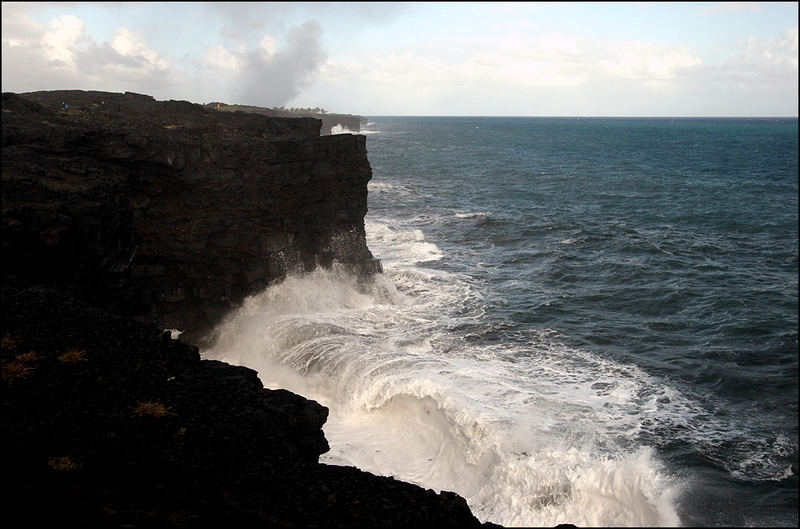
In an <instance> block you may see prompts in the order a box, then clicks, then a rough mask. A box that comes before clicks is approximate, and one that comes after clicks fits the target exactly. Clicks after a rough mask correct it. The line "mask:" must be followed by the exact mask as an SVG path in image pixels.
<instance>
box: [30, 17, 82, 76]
mask: <svg viewBox="0 0 800 529" xmlns="http://www.w3.org/2000/svg"><path fill="white" fill-rule="evenodd" d="M84 37H86V27H85V26H84V24H83V21H82V20H81V19H79V18H78V17H76V16H74V15H61V16H60V17H57V18H54V19H53V20H52V21H50V24H48V29H47V31H45V32H44V33H43V34H42V37H41V44H42V50H43V51H44V54H45V56H46V57H47V60H49V61H53V62H55V63H57V64H60V65H64V66H74V65H75V51H76V50H75V44H76V43H77V42H78V41H79V40H81V38H84Z"/></svg>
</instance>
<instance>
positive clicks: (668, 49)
mask: <svg viewBox="0 0 800 529" xmlns="http://www.w3.org/2000/svg"><path fill="white" fill-rule="evenodd" d="M598 47H599V48H600V51H599V57H598V60H597V62H596V64H597V66H598V68H599V69H600V70H601V71H603V72H605V73H606V74H608V75H610V76H612V77H619V78H622V79H633V80H641V81H663V80H669V79H675V78H676V77H678V76H680V75H681V74H682V73H685V72H686V71H687V70H690V69H693V68H697V67H699V66H701V65H702V60H700V59H699V58H697V57H694V56H693V55H692V53H691V51H690V50H689V49H688V48H686V47H682V46H668V45H664V44H658V43H653V42H614V43H610V42H609V43H599V45H598Z"/></svg>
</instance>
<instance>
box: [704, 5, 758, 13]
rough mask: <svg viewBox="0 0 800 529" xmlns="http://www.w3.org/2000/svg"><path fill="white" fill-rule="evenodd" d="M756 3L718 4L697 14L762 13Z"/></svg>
mask: <svg viewBox="0 0 800 529" xmlns="http://www.w3.org/2000/svg"><path fill="white" fill-rule="evenodd" d="M763 10H764V9H763V8H762V7H761V5H759V3H758V2H718V3H716V4H712V5H710V6H708V7H704V8H702V9H700V10H699V13H707V14H713V13H738V12H741V11H755V12H758V11H763Z"/></svg>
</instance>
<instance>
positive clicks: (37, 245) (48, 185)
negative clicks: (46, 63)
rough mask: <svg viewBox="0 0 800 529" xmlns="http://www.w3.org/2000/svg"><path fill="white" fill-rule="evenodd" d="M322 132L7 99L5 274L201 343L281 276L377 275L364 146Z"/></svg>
mask: <svg viewBox="0 0 800 529" xmlns="http://www.w3.org/2000/svg"><path fill="white" fill-rule="evenodd" d="M64 103H66V106H68V108H66V109H65V108H63V107H64V106H65V105H64ZM319 130H320V123H319V121H317V120H313V119H309V118H300V119H290V118H268V117H265V116H260V115H257V114H247V113H241V112H237V113H228V112H207V111H205V110H204V109H203V107H201V106H199V105H193V104H191V103H188V102H184V101H169V102H160V101H156V100H154V99H153V98H151V97H149V96H142V95H138V94H131V93H126V94H113V93H107V92H81V91H59V92H38V93H30V94H23V95H21V96H16V95H13V94H4V95H3V189H2V192H3V221H2V222H3V226H2V228H3V231H2V233H3V237H2V247H3V252H4V255H6V256H8V257H9V258H4V259H3V273H4V274H12V275H21V276H25V277H42V278H49V279H50V280H51V281H53V282H54V283H56V284H70V285H74V286H76V287H77V288H79V289H80V290H82V293H83V295H85V296H86V297H87V298H88V299H90V301H91V302H93V303H95V304H98V305H100V306H103V307H108V308H111V309H112V310H114V311H116V312H118V313H122V314H126V315H132V316H137V317H139V318H140V319H143V320H146V321H150V322H153V323H157V324H158V325H160V326H162V327H166V328H178V329H181V330H184V331H186V332H188V333H189V334H188V335H187V336H189V337H194V338H197V337H198V336H199V335H200V333H202V332H203V331H205V330H207V329H208V328H209V326H210V325H211V324H213V323H215V322H216V321H217V320H218V319H219V318H220V317H221V316H222V315H223V314H224V313H225V312H227V311H228V310H230V309H231V308H232V307H234V306H236V305H237V304H238V303H239V302H240V301H241V300H242V299H243V298H244V297H245V296H246V295H248V294H251V293H253V292H255V291H257V290H259V289H261V288H263V287H264V286H266V285H267V284H268V283H269V282H271V281H274V280H276V279H279V278H281V277H282V276H283V275H285V274H286V273H287V272H290V271H293V270H303V269H305V270H310V269H312V268H314V267H315V266H317V265H321V266H326V267H327V266H331V265H332V264H333V263H335V262H338V263H341V264H342V265H344V266H346V267H349V268H350V269H352V270H353V271H354V272H356V273H360V274H370V273H372V272H374V271H376V270H379V268H380V265H379V263H378V262H377V261H375V260H374V259H373V258H372V255H371V254H370V252H369V250H368V249H367V247H366V243H365V234H364V220H363V219H364V215H365V214H366V212H367V203H366V199H367V192H366V186H367V182H368V181H369V179H370V178H371V169H370V166H369V162H368V160H367V153H366V144H365V138H364V137H363V136H354V135H337V136H325V137H321V136H319Z"/></svg>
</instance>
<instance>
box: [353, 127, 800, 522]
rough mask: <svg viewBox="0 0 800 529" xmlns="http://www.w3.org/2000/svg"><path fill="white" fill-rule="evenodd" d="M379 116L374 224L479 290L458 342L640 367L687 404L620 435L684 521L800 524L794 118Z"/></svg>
mask: <svg viewBox="0 0 800 529" xmlns="http://www.w3.org/2000/svg"><path fill="white" fill-rule="evenodd" d="M371 119H372V121H373V122H372V123H371V124H370V125H369V126H368V127H367V128H366V131H367V133H368V143H367V147H368V151H369V160H370V163H371V165H372V168H373V174H374V176H373V182H372V183H371V185H370V196H369V208H370V212H369V214H368V217H367V218H368V231H369V229H370V223H372V225H373V227H374V226H375V225H376V224H380V225H381V226H389V225H390V227H391V229H392V230H395V231H396V232H399V231H400V230H405V231H404V233H409V232H416V233H421V234H423V236H424V241H425V242H426V243H427V244H430V245H435V248H436V249H438V254H437V255H436V256H435V258H431V259H424V258H422V259H420V260H419V263H418V266H419V267H421V268H425V269H430V270H433V271H441V272H443V273H447V274H451V276H452V277H458V278H459V279H460V280H463V281H465V282H467V283H469V284H470V285H472V286H473V287H474V288H475V290H476V291H477V292H479V293H480V300H481V303H482V310H483V312H482V316H481V317H480V318H479V319H472V320H470V319H469V318H464V320H463V321H461V322H459V323H458V325H454V326H453V328H451V329H450V331H451V332H452V333H453V334H454V335H457V336H458V337H459V339H461V340H462V341H463V342H464V343H472V344H475V347H478V348H480V347H488V346H492V345H493V344H499V345H501V346H502V347H504V348H505V350H508V351H514V354H516V355H518V357H519V358H517V360H518V361H520V362H522V361H523V360H524V359H523V358H521V357H523V356H526V355H528V356H530V355H533V354H534V353H533V352H534V351H535V348H532V347H530V346H525V347H523V346H521V347H518V348H515V347H513V345H514V344H515V343H519V344H524V343H528V344H530V342H531V336H532V335H533V334H535V333H540V335H548V333H549V335H556V336H557V337H558V341H559V343H563V344H564V345H565V346H566V347H567V350H569V351H583V352H587V353H589V354H591V355H593V358H599V359H601V360H603V359H605V360H607V361H608V362H611V363H613V365H622V366H635V367H636V368H638V369H639V370H640V371H641V373H643V374H645V375H646V376H647V377H651V378H652V379H653V380H658V381H659V384H663V385H664V386H668V387H669V388H671V389H672V390H674V391H675V392H676V393H677V394H680V395H681V396H682V397H684V398H685V399H687V402H688V403H689V404H683V405H682V406H683V407H679V406H677V404H675V403H674V402H673V404H674V409H670V398H669V397H666V396H662V397H660V398H659V399H660V400H659V401H658V402H659V410H660V411H659V412H658V414H657V415H654V417H653V419H652V420H649V419H643V420H642V421H641V424H640V426H639V427H638V430H637V432H636V434H635V435H633V436H632V437H630V436H629V437H628V438H626V440H625V441H622V442H623V444H624V443H627V444H630V445H636V446H649V447H653V448H654V449H655V454H656V455H655V457H656V458H657V459H658V460H659V461H661V462H663V464H664V465H665V466H666V468H667V469H668V472H669V473H670V474H671V476H672V477H673V478H674V479H676V480H679V481H681V482H682V483H685V486H684V487H683V488H682V489H681V492H680V494H679V495H678V497H676V498H675V499H674V504H675V508H676V510H677V513H678V516H679V518H680V522H681V523H682V524H685V525H715V526H720V525H789V526H791V525H797V523H798V477H797V469H796V466H795V468H794V470H792V468H791V467H792V465H793V464H794V465H796V464H797V458H798V427H797V425H798V422H797V412H798V410H797V402H798V378H797V375H798V342H797V331H798V319H797V314H798V289H797V279H798V237H797V234H798V202H797V200H798V158H797V156H798V122H797V120H796V119H633V118H619V119H611V118H592V119H586V118H580V119H575V118H411V117H404V118H399V117H398V118H371ZM416 230H418V231H416ZM419 239H420V240H421V239H422V238H421V237H420V238H419ZM378 250H379V248H378V249H376V248H373V251H374V252H375V253H376V254H377V257H379V258H384V259H387V257H389V256H387V255H383V256H382V255H381V253H380V251H378ZM541 333H543V334H541ZM600 384H601V385H595V386H592V387H593V388H594V389H596V390H598V391H599V392H600V393H598V394H602V391H601V390H603V388H605V387H606V386H603V385H602V384H608V385H612V386H613V384H615V382H614V381H613V380H611V381H610V382H609V381H605V382H603V381H600ZM638 398H641V399H642V402H644V401H645V400H646V399H647V398H648V395H646V394H642V395H639V396H638ZM564 521H569V520H564Z"/></svg>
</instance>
